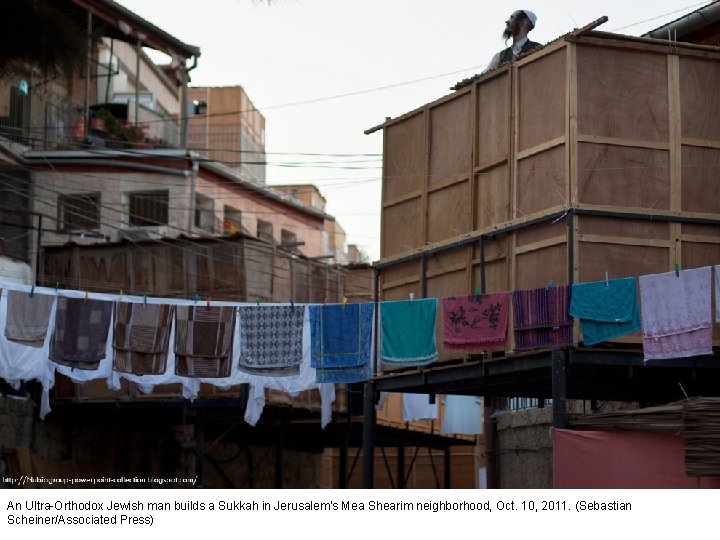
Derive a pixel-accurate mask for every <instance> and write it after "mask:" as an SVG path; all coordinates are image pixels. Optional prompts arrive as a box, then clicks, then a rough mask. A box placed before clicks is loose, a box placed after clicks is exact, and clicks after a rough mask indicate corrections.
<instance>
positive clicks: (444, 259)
mask: <svg viewBox="0 0 720 540" xmlns="http://www.w3.org/2000/svg"><path fill="white" fill-rule="evenodd" d="M469 249H470V246H465V247H460V248H455V249H451V250H448V251H443V252H441V253H436V254H433V255H430V256H429V257H428V258H427V274H428V275H433V274H437V273H442V272H447V271H448V269H449V268H455V267H457V266H458V265H463V264H466V263H467V261H468V250H469Z"/></svg>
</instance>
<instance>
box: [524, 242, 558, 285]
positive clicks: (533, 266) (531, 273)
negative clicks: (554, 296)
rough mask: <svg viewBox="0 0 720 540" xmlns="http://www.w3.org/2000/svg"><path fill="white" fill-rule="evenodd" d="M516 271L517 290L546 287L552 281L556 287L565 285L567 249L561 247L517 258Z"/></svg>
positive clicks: (530, 252) (537, 251)
mask: <svg viewBox="0 0 720 540" xmlns="http://www.w3.org/2000/svg"><path fill="white" fill-rule="evenodd" d="M515 269H516V270H515V271H516V275H517V278H516V281H515V288H516V289H517V290H522V289H536V288H538V287H544V286H546V285H547V283H548V281H550V280H552V281H553V283H554V284H555V285H565V284H567V283H568V278H567V249H566V247H565V245H559V246H552V247H548V248H543V249H538V250H535V251H529V252H527V253H522V254H520V255H517V256H516V257H515Z"/></svg>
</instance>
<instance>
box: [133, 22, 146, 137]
mask: <svg viewBox="0 0 720 540" xmlns="http://www.w3.org/2000/svg"><path fill="white" fill-rule="evenodd" d="M137 37H138V39H137V45H136V47H135V121H134V122H133V123H134V124H135V125H136V126H137V125H138V120H139V119H140V55H141V54H142V40H143V39H145V34H142V33H140V32H138V35H137Z"/></svg>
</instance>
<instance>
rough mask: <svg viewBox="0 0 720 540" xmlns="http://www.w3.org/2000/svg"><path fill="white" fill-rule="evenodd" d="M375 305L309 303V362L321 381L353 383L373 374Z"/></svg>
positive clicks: (316, 378)
mask: <svg viewBox="0 0 720 540" xmlns="http://www.w3.org/2000/svg"><path fill="white" fill-rule="evenodd" d="M374 313H375V305H374V304H370V303H363V304H347V305H341V304H329V305H323V306H310V338H311V339H310V341H311V347H312V355H311V360H310V365H311V366H312V367H314V368H315V381H316V382H318V383H353V382H361V381H367V380H368V379H370V378H371V377H372V368H371V365H370V356H371V354H372V323H373V314H374Z"/></svg>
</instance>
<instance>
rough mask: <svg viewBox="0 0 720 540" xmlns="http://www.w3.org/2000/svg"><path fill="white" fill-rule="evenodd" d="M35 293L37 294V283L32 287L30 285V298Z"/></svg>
mask: <svg viewBox="0 0 720 540" xmlns="http://www.w3.org/2000/svg"><path fill="white" fill-rule="evenodd" d="M33 294H35V285H33V286H32V287H30V298H32V297H33Z"/></svg>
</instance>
